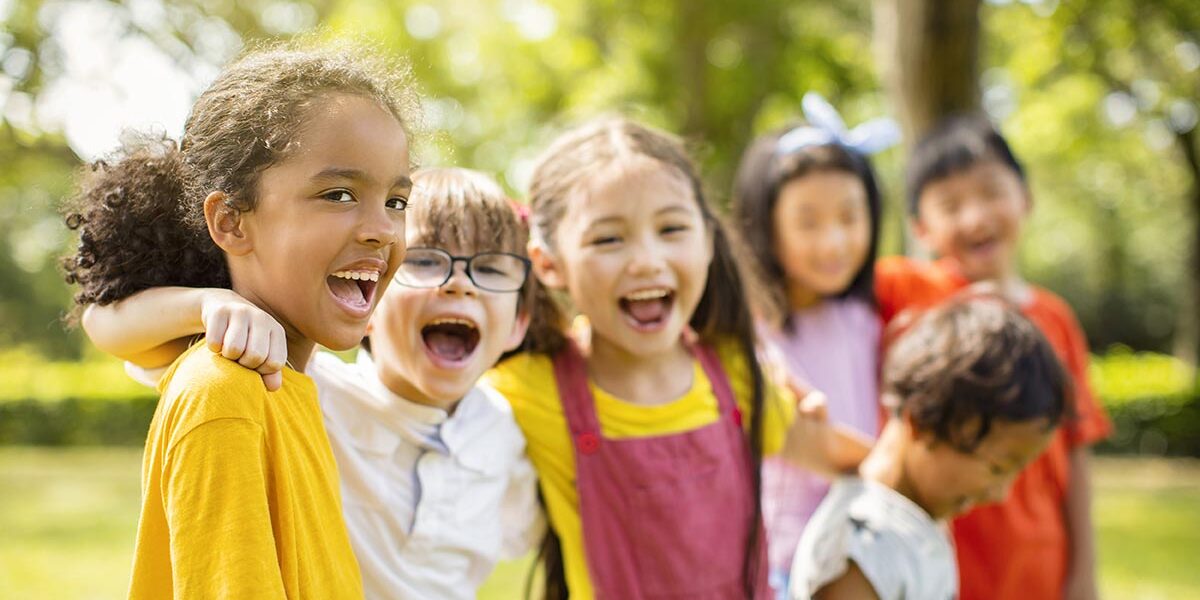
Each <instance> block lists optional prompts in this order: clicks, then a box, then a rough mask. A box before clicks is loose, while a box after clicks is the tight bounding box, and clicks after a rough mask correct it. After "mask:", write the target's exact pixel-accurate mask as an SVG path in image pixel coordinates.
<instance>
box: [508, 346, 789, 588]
mask: <svg viewBox="0 0 1200 600" xmlns="http://www.w3.org/2000/svg"><path fill="white" fill-rule="evenodd" d="M717 354H718V356H719V357H720V360H721V364H722V365H723V366H724V368H725V373H726V376H727V377H728V378H729V383H730V386H731V387H732V388H733V393H734V396H736V397H737V401H738V406H739V407H740V409H741V411H742V414H744V415H747V417H748V416H749V414H750V394H751V385H752V384H751V382H750V373H749V369H748V368H747V365H746V361H745V360H744V359H743V358H742V355H741V351H740V349H739V348H738V347H737V346H736V345H735V344H723V345H720V346H718V348H717ZM694 364H695V367H694V369H695V374H694V376H693V378H692V387H691V389H690V390H688V392H687V393H686V394H684V395H683V396H682V397H680V398H678V399H676V400H673V401H671V402H668V403H666V404H658V405H653V406H645V405H638V404H632V403H629V402H626V401H624V400H621V399H620V398H617V397H615V396H613V395H611V394H608V393H606V392H605V391H604V390H602V389H600V388H599V387H597V386H596V385H595V384H594V383H589V387H590V389H591V391H592V396H593V397H594V398H595V403H596V413H597V416H598V418H599V421H600V431H601V434H602V435H603V436H604V437H606V438H609V439H621V438H634V437H649V436H658V435H667V434H672V433H681V432H684V431H691V430H693V429H699V428H701V427H704V426H705V425H709V424H711V423H713V422H715V421H716V420H717V416H718V415H717V397H716V396H715V395H714V394H713V391H712V387H711V385H710V384H709V381H708V378H707V377H706V376H705V375H704V369H703V368H702V367H701V366H700V363H699V362H694ZM486 380H487V382H488V383H489V384H491V385H492V386H493V387H494V388H495V389H496V391H498V392H500V393H501V394H502V395H504V397H506V398H508V401H509V402H510V403H511V404H512V407H513V415H514V416H515V417H516V420H517V425H519V426H520V427H521V431H522V432H523V433H524V434H525V439H526V451H527V452H528V453H529V459H530V461H531V462H532V463H533V466H534V468H535V469H536V470H537V473H538V479H539V482H540V485H541V489H542V496H543V497H544V498H545V500H546V509H547V511H548V512H549V516H550V523H551V525H552V526H553V527H554V531H555V532H557V533H558V537H559V539H560V541H561V542H562V554H563V563H564V569H565V571H566V577H567V586H568V587H569V588H570V590H571V597H572V598H583V599H587V598H593V597H595V592H594V590H593V588H592V581H591V577H590V575H589V574H588V569H587V561H586V559H585V558H584V554H583V552H584V550H583V524H582V522H581V521H580V517H579V497H578V495H577V494H576V491H575V451H574V448H573V447H572V444H571V436H570V433H569V432H568V428H567V420H566V415H564V414H563V409H562V404H561V403H560V402H559V396H558V387H557V383H556V382H555V379H554V365H553V362H552V361H551V358H550V357H548V356H546V355H542V354H521V355H518V356H514V357H513V358H510V359H508V360H506V361H504V362H503V363H500V364H499V365H498V366H496V368H494V369H492V370H491V371H489V372H488V374H487V375H486ZM763 400H764V408H765V412H764V413H763V450H764V453H766V454H773V453H776V452H778V451H779V450H780V449H781V448H782V447H783V441H784V437H785V436H786V434H787V428H788V426H789V425H790V424H791V422H792V419H793V417H794V414H795V398H794V396H793V395H792V394H791V392H790V391H788V390H785V389H782V388H778V387H775V386H772V385H770V383H769V382H768V385H767V393H766V395H765V397H764V399H763ZM742 422H743V423H744V424H745V426H746V427H749V424H750V419H749V418H745V419H743V420H742Z"/></svg>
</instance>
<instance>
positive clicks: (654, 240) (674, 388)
mask: <svg viewBox="0 0 1200 600" xmlns="http://www.w3.org/2000/svg"><path fill="white" fill-rule="evenodd" d="M530 201H531V208H532V212H533V215H532V221H533V227H532V229H533V232H532V234H531V238H532V241H531V245H530V247H531V250H530V257H531V258H532V259H533V262H534V269H535V271H536V272H537V274H538V277H539V278H540V279H541V281H542V282H543V283H544V284H546V285H547V286H548V287H550V288H555V289H558V290H563V291H565V292H566V295H568V296H569V297H570V301H571V304H572V306H573V307H574V308H575V309H576V310H578V311H579V313H581V314H582V315H584V316H586V317H587V319H588V321H589V322H590V327H591V343H590V352H589V353H588V355H586V356H585V355H584V354H583V353H582V352H581V351H580V349H579V348H578V347H577V346H576V345H575V344H574V343H573V342H570V341H568V340H566V339H565V337H564V336H563V334H562V332H563V331H564V330H565V329H564V327H563V323H562V320H561V319H557V318H555V315H554V314H552V313H551V312H550V311H539V312H538V314H536V315H535V316H534V323H535V325H534V326H531V328H530V332H531V335H536V336H540V337H539V338H537V339H540V340H541V341H540V342H539V343H538V344H536V347H535V349H536V350H537V352H532V353H526V354H522V355H519V356H516V357H514V358H512V359H509V360H508V361H506V362H504V363H502V364H500V365H499V366H498V367H497V368H496V369H495V370H494V371H493V372H492V373H491V374H490V375H489V380H490V381H491V383H492V384H493V385H494V386H495V387H496V389H497V391H499V392H500V393H501V394H503V395H504V396H505V397H506V398H508V400H509V401H510V402H511V403H512V406H513V412H514V414H515V416H516V419H517V424H518V425H519V426H520V427H521V429H522V431H524V433H525V437H526V440H527V443H528V452H529V457H530V460H531V461H532V462H533V465H534V468H535V469H536V470H537V471H538V476H539V482H540V485H541V491H542V495H543V498H544V499H545V503H546V507H547V510H548V513H549V518H550V524H551V526H552V528H553V531H554V533H555V534H556V538H555V539H551V540H550V541H551V543H550V544H549V545H548V546H547V549H548V551H549V555H548V556H547V559H548V560H547V561H546V564H547V566H548V568H547V575H548V578H547V595H548V596H551V597H561V596H565V595H566V594H567V592H568V590H569V593H570V596H571V597H572V598H585V599H586V598H592V597H599V598H631V599H636V598H643V597H658V596H668V595H670V596H674V597H697V598H765V597H769V596H770V591H769V588H768V586H767V584H766V566H767V565H766V561H765V558H766V555H765V546H764V544H763V540H762V534H761V519H760V510H759V499H758V485H757V481H758V477H757V473H758V462H759V456H760V455H761V453H763V452H768V453H772V452H783V453H784V454H786V455H788V456H793V457H801V456H802V454H803V453H802V452H799V451H798V450H797V448H800V447H802V446H803V443H804V442H805V441H806V440H810V439H811V438H810V437H809V436H806V435H804V434H803V432H801V431H800V430H801V429H802V428H804V427H805V426H806V425H805V420H803V419H796V420H795V422H794V424H793V426H792V427H791V429H789V428H788V423H789V420H790V419H791V414H792V410H793V407H792V406H791V402H789V401H785V400H783V399H782V398H781V397H780V395H779V393H778V392H776V391H775V390H774V389H773V388H769V387H768V386H767V384H766V383H765V382H764V380H763V376H762V373H761V371H760V369H759V366H758V362H757V359H756V357H755V340H754V327H753V322H752V320H751V318H750V313H749V310H748V307H747V302H746V297H745V294H744V293H743V291H742V284H741V277H740V275H739V273H738V269H737V266H736V265H735V263H734V260H733V256H732V253H731V251H730V246H729V242H728V240H727V238H726V234H725V231H724V229H723V228H722V226H721V225H720V223H719V222H718V221H717V219H716V217H715V216H714V215H713V213H712V212H711V210H710V208H709V207H708V204H707V203H706V202H705V200H704V196H703V193H702V192H701V185H700V180H699V178H698V176H697V175H696V172H695V169H694V168H693V166H692V164H691V162H690V161H689V160H688V158H687V156H686V154H685V153H684V151H683V149H682V147H681V145H680V144H679V143H678V142H677V141H675V140H674V139H672V138H671V137H669V136H667V135H666V134H663V133H661V132H658V131H656V130H653V129H650V128H647V127H644V126H641V125H638V124H635V123H632V122H629V121H626V120H620V119H617V120H608V121H602V122H598V123H593V124H590V125H586V126H583V127H580V128H578V129H575V130H573V131H570V132H568V133H566V134H564V135H562V136H561V137H560V138H559V139H558V140H557V141H556V142H554V143H553V144H552V145H551V146H550V148H549V149H548V150H546V152H545V154H544V155H543V158H542V159H541V160H540V162H539V163H538V165H537V166H536V167H535V169H534V173H533V177H532V180H531V183H530ZM785 436H786V438H787V444H786V446H785ZM864 454H865V453H864ZM861 458H862V454H860V455H858V456H856V457H855V458H854V460H855V461H857V460H859V459H861ZM798 459H799V458H798ZM855 464H856V463H855ZM555 540H557V542H558V543H557V544H556V543H554V542H555ZM558 544H561V545H560V546H559V545H558ZM556 549H560V550H561V560H562V562H561V564H559V563H557V559H559V558H560V557H558V556H556V554H557V552H556ZM564 583H565V584H566V585H565V587H564V585H563V584H564Z"/></svg>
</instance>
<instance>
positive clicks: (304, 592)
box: [64, 48, 413, 598]
mask: <svg viewBox="0 0 1200 600" xmlns="http://www.w3.org/2000/svg"><path fill="white" fill-rule="evenodd" d="M381 67H385V65H375V64H374V63H373V62H372V61H371V60H368V59H364V58H362V57H360V56H358V55H357V54H355V53H348V52H346V51H345V50H344V49H332V48H330V49H323V50H299V49H288V48H280V49H270V50H264V51H259V52H255V53H251V54H249V55H247V56H246V57H244V58H242V59H240V60H239V61H237V62H236V63H234V64H232V65H231V66H229V67H228V68H226V70H225V71H224V72H223V73H222V74H221V75H220V76H219V77H218V78H217V80H216V81H215V82H214V83H213V84H212V85H211V86H210V87H209V88H208V89H207V90H206V91H205V92H204V93H203V94H201V96H200V98H199V99H198V100H197V101H196V104H195V106H194V107H193V109H192V113H191V115H190V117H189V118H188V121H187V124H186V126H185V129H184V134H183V138H182V140H181V141H180V143H179V145H178V146H176V145H175V144H174V143H172V142H170V141H168V140H163V139H160V140H142V141H140V142H137V143H132V144H127V145H126V146H125V147H123V148H122V149H120V150H119V151H118V152H117V154H116V155H115V158H114V159H113V160H111V161H106V162H100V163H97V164H96V165H93V167H92V168H91V169H90V171H88V172H85V173H84V174H83V176H82V177H81V190H80V193H79V195H78V196H77V197H76V198H74V199H73V200H72V202H71V204H70V206H69V208H68V215H67V224H68V226H69V227H71V228H72V229H74V230H76V231H78V232H79V234H80V243H79V247H78V249H77V251H76V252H75V254H74V255H72V256H70V257H68V258H67V259H66V260H65V264H64V266H65V268H66V271H67V280H68V282H70V283H73V284H76V285H78V286H79V292H78V293H77V294H76V296H75V301H76V302H77V303H78V304H79V305H80V306H84V305H88V304H99V305H105V304H110V303H113V302H116V301H119V300H121V299H123V298H126V297H128V296H130V295H132V294H134V293H136V292H139V291H141V290H144V289H147V288H151V287H161V286H171V285H173V286H192V287H223V288H229V289H231V290H232V291H234V292H236V293H238V294H239V295H241V296H242V297H244V298H246V299H248V300H250V302H252V303H253V304H254V305H255V306H257V307H258V308H259V309H261V310H263V311H265V312H266V313H268V314H270V315H271V316H272V317H273V318H274V319H275V320H277V321H278V322H279V323H280V324H281V325H282V326H283V332H284V335H283V336H282V339H278V340H273V343H276V344H279V345H282V346H284V347H286V353H285V356H286V357H287V358H286V368H284V369H283V371H282V381H281V382H280V387H279V389H278V391H275V392H268V391H267V388H266V387H265V385H264V382H263V379H262V378H260V377H259V375H258V374H257V373H254V372H253V371H249V370H247V369H243V368H241V367H239V366H238V365H237V364H236V363H233V362H231V361H228V360H224V359H223V358H221V357H220V356H219V355H217V354H215V353H214V352H213V351H212V350H211V349H210V348H209V347H208V345H206V344H204V343H194V344H191V343H190V342H189V341H188V340H180V341H177V342H175V343H174V344H173V345H171V344H169V345H168V346H167V347H164V348H159V349H156V350H154V351H153V352H162V353H164V355H168V356H169V355H171V354H165V353H178V352H179V349H180V347H181V346H183V345H190V347H189V348H187V350H186V351H184V352H183V353H182V354H181V355H180V356H179V357H178V359H176V360H175V361H174V362H173V363H172V364H171V366H170V368H169V369H168V370H167V372H166V373H165V374H164V375H163V377H162V379H161V380H160V381H159V386H158V389H159V391H160V393H161V394H162V399H161V401H160V403H159V405H158V409H157V411H156V413H155V415H154V420H153V422H152V423H151V426H150V432H149V435H148V437H147V442H146V450H145V455H144V458H143V463H142V489H143V494H142V507H141V516H140V520H139V524H138V533H137V542H136V546H135V556H134V566H133V575H132V581H131V585H130V592H129V596H130V598H170V597H235V598H282V597H285V596H286V597H317V598H341V597H361V596H362V593H363V592H362V583H361V577H360V575H359V569H358V565H357V563H356V562H355V557H354V554H353V553H352V551H351V546H350V543H349V540H348V538H347V533H346V526H345V524H344V522H343V520H342V511H341V500H340V497H339V493H338V477H337V469H336V467H335V464H334V458H333V455H332V452H331V449H330V444H329V440H328V437H327V435H326V432H325V429H324V427H323V425H322V418H321V410H320V407H319V405H318V402H317V391H316V387H315V386H314V384H313V381H312V380H311V379H309V378H308V377H307V376H306V375H304V368H305V365H306V362H307V361H308V359H309V357H310V356H311V355H312V352H313V349H314V347H315V345H316V344H321V345H324V346H327V347H330V348H335V349H346V348H350V347H352V346H354V345H355V344H357V343H358V342H359V341H360V340H361V339H362V337H363V334H364V332H365V330H366V326H367V320H368V318H369V317H370V315H371V312H372V310H373V309H374V307H375V304H376V301H377V300H378V297H379V296H380V294H379V293H377V292H378V291H379V290H382V289H383V288H381V287H380V286H386V284H387V283H388V282H389V281H390V280H391V278H392V275H393V273H394V272H395V271H396V269H397V267H398V266H399V265H400V262H401V260H402V258H403V255H404V247H405V245H404V209H405V206H406V204H407V202H408V200H407V198H408V195H409V194H410V192H411V186H412V182H411V180H410V179H409V148H408V134H407V124H408V122H409V119H408V118H407V116H406V115H407V114H408V110H409V109H410V107H411V106H412V104H413V103H412V98H411V95H410V92H408V90H409V89H410V88H409V85H408V75H407V73H408V72H407V71H406V70H404V69H394V68H381ZM381 74H382V75H381ZM152 316H153V315H147V317H152Z"/></svg>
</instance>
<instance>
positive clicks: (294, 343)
mask: <svg viewBox="0 0 1200 600" xmlns="http://www.w3.org/2000/svg"><path fill="white" fill-rule="evenodd" d="M284 330H285V331H286V332H287V349H288V366H290V367H291V368H293V369H295V370H296V371H299V372H301V373H303V372H304V369H305V368H307V367H308V361H309V359H311V358H312V355H313V351H315V350H316V349H317V344H316V343H315V342H313V341H312V340H310V339H308V338H306V337H304V336H302V335H300V334H299V333H296V332H294V331H293V330H292V329H291V328H290V327H287V326H285V327H284Z"/></svg>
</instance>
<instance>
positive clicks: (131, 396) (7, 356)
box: [0, 347, 1200, 457]
mask: <svg viewBox="0 0 1200 600" xmlns="http://www.w3.org/2000/svg"><path fill="white" fill-rule="evenodd" d="M1089 379H1090V381H1091V384H1092V388H1093V389H1094V391H1095V392H1096V394H1097V396H1098V397H1099V398H1100V399H1101V402H1102V403H1103V404H1104V406H1105V408H1106V409H1107V410H1108V413H1109V416H1110V417H1111V418H1112V421H1113V435H1112V436H1111V437H1110V438H1109V439H1108V440H1106V441H1104V442H1103V443H1101V444H1100V445H1099V446H1097V451H1098V452H1102V453H1120V454H1150V455H1174V456H1195V457H1200V386H1198V382H1197V380H1196V378H1195V374H1194V372H1193V371H1192V369H1191V368H1190V367H1188V366H1187V365H1185V364H1184V363H1182V362H1180V361H1178V360H1176V359H1175V358H1172V357H1170V356H1164V355H1159V354H1149V353H1135V352H1132V351H1130V350H1129V349H1127V348H1123V347H1114V348H1112V349H1110V350H1109V351H1108V352H1107V353H1105V354H1104V355H1102V356H1094V357H1093V360H1092V365H1091V372H1090V373H1089ZM156 402H157V398H156V396H155V392H154V390H151V389H149V388H146V387H143V386H141V385H140V384H137V383H134V382H133V381H132V380H130V379H129V378H128V377H127V376H126V375H125V373H124V369H123V368H122V367H121V363H120V362H119V361H116V360H112V359H109V358H94V359H90V360H87V361H84V362H77V363H65V362H48V361H45V360H42V359H40V358H37V357H35V356H33V355H31V354H29V353H25V352H21V351H19V350H9V351H4V352H0V444H29V445H55V446H57V445H131V446H138V445H141V444H142V443H144V442H145V439H146V430H147V427H148V424H149V423H150V419H151V417H152V416H153V414H154V407H155V404H156Z"/></svg>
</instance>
